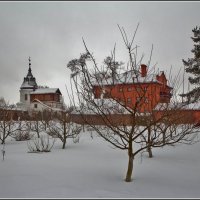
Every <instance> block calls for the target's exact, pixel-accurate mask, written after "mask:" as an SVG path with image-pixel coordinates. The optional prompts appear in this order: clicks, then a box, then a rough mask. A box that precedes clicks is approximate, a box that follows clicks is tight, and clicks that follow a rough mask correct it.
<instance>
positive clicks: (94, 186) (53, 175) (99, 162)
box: [0, 132, 200, 198]
mask: <svg viewBox="0 0 200 200" xmlns="http://www.w3.org/2000/svg"><path fill="white" fill-rule="evenodd" d="M61 146H62V144H61V143H60V141H59V140H56V142H55V144H54V146H53V148H52V150H51V152H50V153H27V152H28V147H27V142H26V141H21V142H19V141H14V140H13V139H8V140H7V143H6V146H5V150H6V155H5V160H4V161H3V160H2V155H1V154H0V156H1V157H0V159H1V160H0V198H199V197H200V189H199V188H200V173H199V170H200V153H199V152H200V143H196V144H194V145H190V146H189V145H184V144H183V145H178V146H176V147H165V148H162V149H154V150H153V153H154V157H153V158H148V157H147V154H143V156H142V157H137V158H136V159H135V162H134V169H133V182H131V183H126V182H125V181H124V180H123V179H124V178H125V174H126V170H127V164H128V157H127V152H125V151H124V152H123V151H120V150H118V149H113V148H112V147H111V146H110V145H109V144H108V143H106V142H104V141H103V140H102V139H101V138H99V137H97V136H95V135H93V139H92V137H91V135H90V133H89V132H84V133H83V132H82V133H81V137H80V141H79V143H73V141H72V140H68V141H67V148H66V149H64V150H63V149H61ZM0 148H1V149H2V145H0Z"/></svg>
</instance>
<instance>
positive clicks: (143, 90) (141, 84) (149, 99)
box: [93, 64, 173, 112]
mask: <svg viewBox="0 0 200 200" xmlns="http://www.w3.org/2000/svg"><path fill="white" fill-rule="evenodd" d="M93 89H94V98H95V99H100V98H104V99H107V98H108V99H109V98H113V99H117V100H118V101H119V102H122V103H124V104H125V105H127V106H128V107H130V108H134V107H135V105H136V102H139V104H140V105H139V106H137V109H138V111H139V112H151V111H152V110H153V109H154V108H155V107H156V105H157V104H159V103H169V102H170V99H171V97H172V93H171V91H172V89H173V88H172V87H170V86H169V85H168V83H167V79H166V76H165V74H164V72H161V73H160V74H148V72H147V66H146V65H144V64H142V65H141V68H140V71H137V72H134V71H128V72H125V73H122V74H118V75H117V77H116V78H115V79H113V77H109V78H106V79H104V80H103V82H101V84H99V83H93Z"/></svg>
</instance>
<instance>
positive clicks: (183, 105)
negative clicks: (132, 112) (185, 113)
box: [154, 102, 200, 110]
mask: <svg viewBox="0 0 200 200" xmlns="http://www.w3.org/2000/svg"><path fill="white" fill-rule="evenodd" d="M164 109H169V110H170V109H181V110H200V102H195V103H190V104H187V103H181V102H177V103H176V102H175V103H159V104H158V105H157V106H156V107H155V108H154V110H164Z"/></svg>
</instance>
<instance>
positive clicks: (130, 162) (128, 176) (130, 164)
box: [125, 134, 134, 182]
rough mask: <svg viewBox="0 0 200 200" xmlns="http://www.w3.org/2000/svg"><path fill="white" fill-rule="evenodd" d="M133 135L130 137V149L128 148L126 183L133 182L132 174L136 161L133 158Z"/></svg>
mask: <svg viewBox="0 0 200 200" xmlns="http://www.w3.org/2000/svg"><path fill="white" fill-rule="evenodd" d="M131 138H132V134H130V135H129V147H128V157H129V159H128V170H127V172H126V179H125V181H126V182H131V177H132V172H133V159H134V156H133V153H132V152H133V146H132V145H133V144H132V140H131Z"/></svg>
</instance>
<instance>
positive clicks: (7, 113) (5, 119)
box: [0, 102, 18, 144]
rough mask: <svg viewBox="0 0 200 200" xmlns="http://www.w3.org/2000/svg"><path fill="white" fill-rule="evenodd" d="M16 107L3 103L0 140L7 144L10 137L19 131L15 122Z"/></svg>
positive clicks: (0, 111) (0, 119)
mask: <svg viewBox="0 0 200 200" xmlns="http://www.w3.org/2000/svg"><path fill="white" fill-rule="evenodd" d="M13 113H14V105H9V103H6V102H4V103H1V107H0V140H1V144H5V140H6V138H7V137H8V136H11V135H12V134H13V133H15V132H16V131H17V130H18V126H17V122H16V121H14V120H13Z"/></svg>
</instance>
